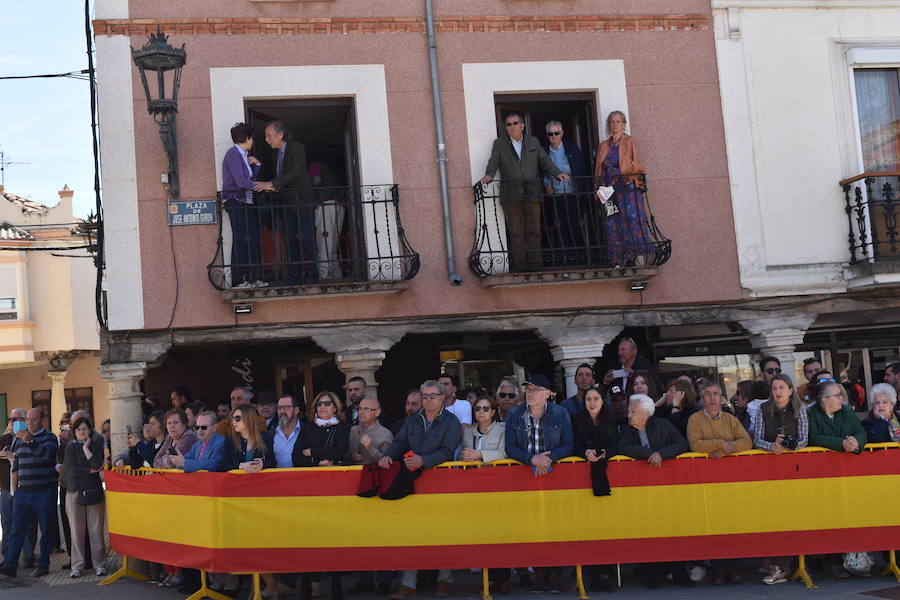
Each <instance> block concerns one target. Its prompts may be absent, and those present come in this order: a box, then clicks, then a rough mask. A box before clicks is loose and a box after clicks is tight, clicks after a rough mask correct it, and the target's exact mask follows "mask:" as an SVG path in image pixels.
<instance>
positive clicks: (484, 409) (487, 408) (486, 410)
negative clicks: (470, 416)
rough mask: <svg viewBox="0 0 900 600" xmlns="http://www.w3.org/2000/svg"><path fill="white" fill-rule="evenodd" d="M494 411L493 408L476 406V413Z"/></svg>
mask: <svg viewBox="0 0 900 600" xmlns="http://www.w3.org/2000/svg"><path fill="white" fill-rule="evenodd" d="M492 410H494V409H493V407H490V406H476V407H475V412H490V411H492Z"/></svg>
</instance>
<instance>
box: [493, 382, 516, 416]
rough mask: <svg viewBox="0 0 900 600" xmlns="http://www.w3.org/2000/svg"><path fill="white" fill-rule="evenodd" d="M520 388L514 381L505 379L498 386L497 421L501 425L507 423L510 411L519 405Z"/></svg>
mask: <svg viewBox="0 0 900 600" xmlns="http://www.w3.org/2000/svg"><path fill="white" fill-rule="evenodd" d="M518 387H519V386H518V385H516V382H515V381H514V380H512V379H503V380H501V381H500V385H498V386H497V394H496V397H497V417H498V419H497V420H498V421H500V422H501V423H505V422H506V419H507V417H508V416H509V411H510V410H512V408H513V407H514V406H515V405H516V404H518V403H519V391H518Z"/></svg>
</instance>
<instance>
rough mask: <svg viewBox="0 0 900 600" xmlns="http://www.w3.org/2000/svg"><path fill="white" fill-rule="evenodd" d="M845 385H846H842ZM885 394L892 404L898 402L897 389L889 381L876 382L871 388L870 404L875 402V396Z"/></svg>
mask: <svg viewBox="0 0 900 600" xmlns="http://www.w3.org/2000/svg"><path fill="white" fill-rule="evenodd" d="M841 387H844V386H841ZM878 394H884V395H885V396H887V397H888V400H890V401H891V404H897V390H895V389H894V386H892V385H891V384H889V383H876V384H875V385H873V386H872V389H870V390H869V404H874V402H875V396H877V395H878Z"/></svg>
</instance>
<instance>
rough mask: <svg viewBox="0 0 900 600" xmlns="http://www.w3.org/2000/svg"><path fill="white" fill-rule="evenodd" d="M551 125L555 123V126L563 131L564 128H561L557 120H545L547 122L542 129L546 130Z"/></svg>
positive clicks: (561, 125)
mask: <svg viewBox="0 0 900 600" xmlns="http://www.w3.org/2000/svg"><path fill="white" fill-rule="evenodd" d="M551 125H556V126H557V127H559V130H560V131H565V129H563V124H562V123H560V122H559V121H547V124H546V125H544V131H547V129H549V128H550V126H551Z"/></svg>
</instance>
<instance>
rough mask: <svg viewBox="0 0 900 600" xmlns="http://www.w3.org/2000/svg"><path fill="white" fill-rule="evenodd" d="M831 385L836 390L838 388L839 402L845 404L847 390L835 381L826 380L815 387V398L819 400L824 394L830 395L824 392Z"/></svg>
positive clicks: (846, 401)
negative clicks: (839, 393)
mask: <svg viewBox="0 0 900 600" xmlns="http://www.w3.org/2000/svg"><path fill="white" fill-rule="evenodd" d="M831 386H835V387H836V388H837V389H838V390H840V392H841V402H842V403H843V404H847V403H848V402H849V401H850V400H849V398H847V390H845V389H844V386H842V385H841V384H839V383H838V382H836V381H828V382H826V383H823V384H820V385H819V387H817V388H816V400H817V401H821V400H822V398H824V397H825V396H831V394H828V393H826V392H828V390H829V389H831ZM873 387H874V386H873Z"/></svg>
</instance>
